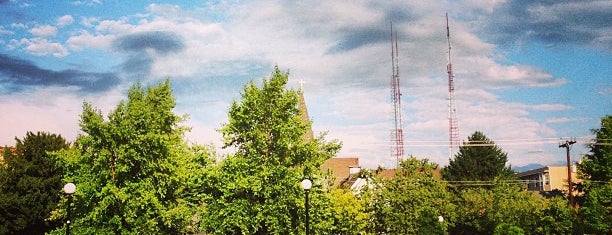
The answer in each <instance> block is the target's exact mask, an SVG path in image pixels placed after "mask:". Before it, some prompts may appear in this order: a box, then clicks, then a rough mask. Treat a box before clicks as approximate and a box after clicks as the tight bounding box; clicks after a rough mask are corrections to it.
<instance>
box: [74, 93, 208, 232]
mask: <svg viewBox="0 0 612 235" xmlns="http://www.w3.org/2000/svg"><path fill="white" fill-rule="evenodd" d="M174 106H175V100H174V97H173V95H172V91H171V88H170V83H169V81H166V82H164V83H160V84H159V85H157V86H154V87H146V88H144V87H142V86H141V85H140V84H136V85H134V86H132V87H131V88H130V90H129V92H128V100H127V101H123V102H121V103H120V104H119V105H118V106H117V107H116V109H114V110H113V111H112V112H111V113H110V114H109V115H108V120H105V119H104V118H103V116H102V114H101V112H100V110H97V109H94V108H93V107H92V105H91V104H89V103H85V104H84V107H83V113H82V114H81V122H80V126H81V130H82V131H83V132H84V134H83V135H79V136H78V137H77V140H76V144H75V147H76V148H75V150H74V151H72V152H66V153H65V154H64V158H66V159H67V161H68V169H69V171H68V177H67V178H66V180H67V181H72V182H74V183H75V184H76V186H77V191H76V193H75V195H74V210H73V211H74V213H73V215H74V217H76V219H75V220H73V221H74V225H75V226H73V227H74V229H75V232H77V233H83V234H108V233H116V234H117V233H119V234H143V233H145V234H177V233H182V232H187V231H185V229H186V228H188V227H189V223H190V221H191V217H192V215H193V214H194V212H193V211H192V210H193V209H192V206H191V205H193V204H197V203H198V202H197V201H196V202H193V201H192V202H190V201H187V200H185V197H184V196H185V194H186V193H188V186H193V183H192V181H193V180H201V179H197V178H198V177H195V178H194V177H192V176H194V174H196V173H197V172H198V171H194V170H196V169H198V168H202V166H199V167H198V163H202V161H196V160H194V159H201V157H199V154H197V151H196V152H192V151H190V149H189V148H187V147H186V145H185V144H184V142H183V133H184V131H185V130H186V128H185V127H182V126H181V125H180V123H181V122H182V120H183V119H184V118H183V117H181V116H178V115H176V114H174V112H173V108H174ZM204 162H205V161H204ZM194 164H195V165H194ZM192 199H193V200H198V199H197V198H192Z"/></svg>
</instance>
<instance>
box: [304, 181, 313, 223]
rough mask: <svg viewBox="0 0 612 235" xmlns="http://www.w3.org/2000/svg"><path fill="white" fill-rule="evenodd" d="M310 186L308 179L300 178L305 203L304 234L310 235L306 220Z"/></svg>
mask: <svg viewBox="0 0 612 235" xmlns="http://www.w3.org/2000/svg"><path fill="white" fill-rule="evenodd" d="M310 188H312V182H311V181H310V180H309V179H304V180H302V189H304V194H305V196H306V197H305V198H304V199H305V205H306V235H310V224H309V221H308V210H309V208H308V192H310Z"/></svg>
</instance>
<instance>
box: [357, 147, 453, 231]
mask: <svg viewBox="0 0 612 235" xmlns="http://www.w3.org/2000/svg"><path fill="white" fill-rule="evenodd" d="M436 168H437V164H435V163H430V162H429V161H428V160H427V159H423V160H418V159H416V158H414V157H411V158H409V159H406V160H404V161H402V162H401V163H400V168H399V169H397V172H396V175H395V176H394V177H393V178H392V179H390V180H384V179H383V180H382V181H375V182H374V183H373V185H374V189H372V190H369V192H368V194H369V197H370V199H369V200H371V201H370V202H368V203H367V204H368V205H369V206H368V211H369V212H370V214H371V215H370V216H371V223H370V224H369V226H370V228H369V229H370V231H372V232H374V233H376V234H446V230H447V229H448V227H449V225H452V224H451V223H452V221H454V217H455V216H454V205H453V204H452V203H450V202H451V201H452V200H451V199H452V197H451V196H452V195H451V194H450V193H449V192H448V191H447V190H446V184H445V183H443V182H441V181H440V180H439V179H437V178H436V176H435V172H434V170H435V169H436ZM440 216H442V218H445V219H444V221H442V222H440V221H439V217H440Z"/></svg>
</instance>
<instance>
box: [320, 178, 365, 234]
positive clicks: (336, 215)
mask: <svg viewBox="0 0 612 235" xmlns="http://www.w3.org/2000/svg"><path fill="white" fill-rule="evenodd" d="M327 195H328V197H329V199H328V200H329V202H330V205H329V208H330V209H331V211H330V212H331V218H332V220H331V225H330V226H329V227H328V230H327V232H326V234H340V235H349V234H355V233H356V232H362V231H365V229H366V226H367V224H368V220H369V215H368V213H367V212H366V207H365V203H364V201H363V200H361V199H360V198H358V197H356V196H355V194H354V193H353V192H351V191H347V190H343V189H332V190H331V191H330V192H329V193H328V194H327Z"/></svg>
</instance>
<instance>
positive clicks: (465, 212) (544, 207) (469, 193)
mask: <svg viewBox="0 0 612 235" xmlns="http://www.w3.org/2000/svg"><path fill="white" fill-rule="evenodd" d="M511 183H513V182H507V181H495V182H494V183H492V185H491V187H490V188H482V187H477V188H467V189H465V190H461V191H460V192H459V198H457V201H456V204H457V206H458V208H457V217H458V220H457V221H456V223H455V225H454V226H453V227H452V228H451V233H452V234H491V232H493V231H494V232H496V233H497V234H520V231H524V232H526V233H529V234H568V233H571V231H572V224H571V219H572V211H571V209H570V207H569V205H568V203H567V201H565V200H564V199H563V198H561V197H554V198H552V199H546V198H544V197H542V196H541V195H539V194H537V193H534V192H530V191H525V190H524V187H523V186H519V185H516V184H511Z"/></svg>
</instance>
